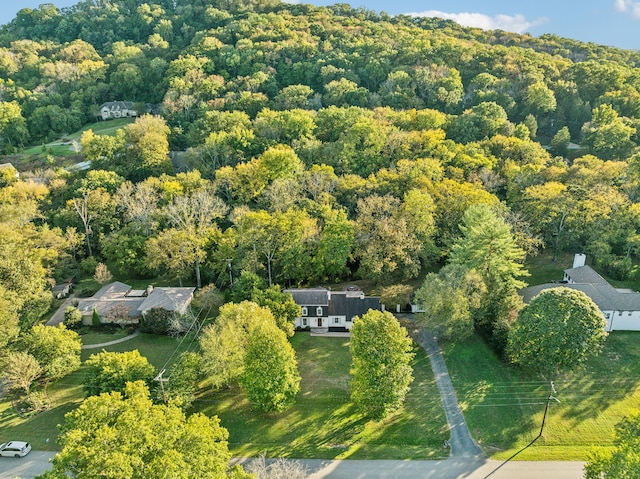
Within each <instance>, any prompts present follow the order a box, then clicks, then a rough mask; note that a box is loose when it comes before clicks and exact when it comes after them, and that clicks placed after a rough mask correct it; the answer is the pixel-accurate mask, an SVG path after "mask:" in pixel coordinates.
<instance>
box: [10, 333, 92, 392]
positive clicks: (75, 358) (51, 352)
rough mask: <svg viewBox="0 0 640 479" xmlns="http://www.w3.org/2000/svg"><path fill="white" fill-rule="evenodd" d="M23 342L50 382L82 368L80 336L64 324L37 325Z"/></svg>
mask: <svg viewBox="0 0 640 479" xmlns="http://www.w3.org/2000/svg"><path fill="white" fill-rule="evenodd" d="M22 342H23V344H24V348H25V350H26V351H28V352H29V353H30V354H31V355H32V356H33V357H34V358H36V360H37V361H38V363H39V364H40V366H42V372H43V376H44V377H45V378H46V379H48V380H51V379H57V378H61V377H62V376H66V375H67V374H69V373H70V372H73V371H75V370H76V369H78V368H79V367H80V348H81V346H82V342H81V340H80V336H79V335H78V333H76V332H75V331H71V330H69V329H67V328H66V327H65V325H64V324H60V325H58V326H45V325H43V324H36V325H35V326H34V327H33V328H31V330H30V331H29V332H27V333H26V334H25V335H24V336H23V338H22Z"/></svg>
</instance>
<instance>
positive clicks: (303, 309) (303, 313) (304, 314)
mask: <svg viewBox="0 0 640 479" xmlns="http://www.w3.org/2000/svg"><path fill="white" fill-rule="evenodd" d="M302 316H309V311H308V310H307V307H306V306H303V307H302Z"/></svg>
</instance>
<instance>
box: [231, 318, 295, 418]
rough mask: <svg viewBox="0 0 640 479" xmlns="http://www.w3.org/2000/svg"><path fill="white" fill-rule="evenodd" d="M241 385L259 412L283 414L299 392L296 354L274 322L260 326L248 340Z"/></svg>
mask: <svg viewBox="0 0 640 479" xmlns="http://www.w3.org/2000/svg"><path fill="white" fill-rule="evenodd" d="M240 383H241V384H242V386H243V388H244V389H245V390H246V391H247V396H248V397H249V401H250V402H251V403H252V404H253V405H254V406H255V407H256V408H257V409H259V410H261V411H265V412H270V411H283V410H284V409H286V407H287V406H288V405H289V404H290V403H291V401H292V400H293V398H294V397H295V396H296V394H298V392H299V391H300V374H299V373H298V366H297V363H296V354H295V351H294V349H293V347H292V346H291V344H289V341H288V339H287V336H286V334H285V333H284V332H282V330H280V329H279V328H278V327H277V326H276V325H275V324H273V323H268V322H265V323H260V324H258V325H256V327H255V328H254V329H253V331H251V333H250V334H249V337H248V338H247V350H246V355H245V358H244V372H243V373H242V375H241V376H240Z"/></svg>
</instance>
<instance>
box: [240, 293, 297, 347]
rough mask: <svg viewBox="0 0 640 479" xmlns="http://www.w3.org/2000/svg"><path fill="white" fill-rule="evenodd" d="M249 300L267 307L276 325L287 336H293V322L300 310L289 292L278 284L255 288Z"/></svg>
mask: <svg viewBox="0 0 640 479" xmlns="http://www.w3.org/2000/svg"><path fill="white" fill-rule="evenodd" d="M251 301H254V302H256V303H258V304H259V305H260V306H263V307H266V308H269V309H270V310H271V313H273V317H274V318H275V320H276V324H277V325H278V327H279V328H280V329H281V330H282V331H283V332H285V333H286V334H287V336H293V322H294V320H295V319H296V318H298V317H300V314H301V310H300V306H298V305H297V304H296V302H295V301H294V300H293V296H291V294H290V293H283V292H282V290H281V289H280V286H278V285H273V286H270V287H268V288H266V289H257V288H256V289H254V290H253V293H252V295H251Z"/></svg>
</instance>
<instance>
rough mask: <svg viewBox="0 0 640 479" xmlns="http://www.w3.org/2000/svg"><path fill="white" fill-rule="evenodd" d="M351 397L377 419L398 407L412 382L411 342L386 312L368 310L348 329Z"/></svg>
mask: <svg viewBox="0 0 640 479" xmlns="http://www.w3.org/2000/svg"><path fill="white" fill-rule="evenodd" d="M350 348H351V356H352V362H351V370H350V373H351V400H352V401H353V402H354V403H355V405H356V406H357V407H358V409H360V410H361V411H362V412H363V413H364V414H365V415H367V416H369V417H371V418H372V419H375V420H380V419H383V418H385V417H386V416H388V415H389V414H390V413H392V412H393V411H395V410H396V409H398V408H399V407H400V406H402V403H403V402H404V399H405V396H406V394H407V392H408V391H409V385H410V384H411V381H413V375H412V373H413V369H412V367H411V361H412V359H413V356H414V354H413V352H412V342H411V339H410V338H409V336H408V334H407V330H406V329H404V328H403V327H402V326H400V323H399V322H398V320H397V319H396V318H395V316H393V314H391V313H389V312H381V311H373V310H369V312H368V313H366V314H364V315H363V316H362V317H361V318H356V320H355V321H354V323H353V328H352V329H351V346H350Z"/></svg>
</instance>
